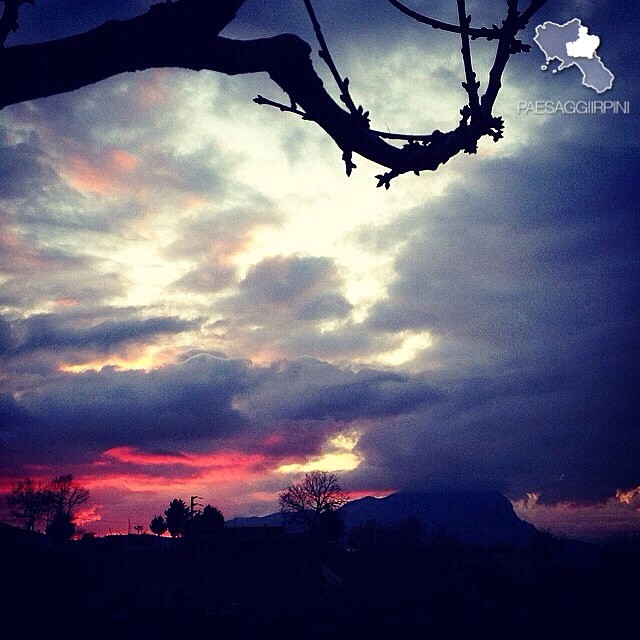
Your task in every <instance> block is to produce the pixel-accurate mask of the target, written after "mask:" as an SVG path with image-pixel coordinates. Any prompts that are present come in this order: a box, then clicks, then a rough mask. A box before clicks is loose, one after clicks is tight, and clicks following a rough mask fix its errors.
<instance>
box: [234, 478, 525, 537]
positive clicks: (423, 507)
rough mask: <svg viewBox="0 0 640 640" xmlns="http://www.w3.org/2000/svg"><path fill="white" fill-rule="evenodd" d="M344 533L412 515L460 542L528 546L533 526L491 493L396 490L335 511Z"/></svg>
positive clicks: (250, 521) (265, 522)
mask: <svg viewBox="0 0 640 640" xmlns="http://www.w3.org/2000/svg"><path fill="white" fill-rule="evenodd" d="M339 513H340V515H341V516H342V519H343V522H344V525H345V531H346V533H348V532H349V531H351V530H352V529H353V528H355V527H357V526H359V525H362V524H365V523H367V522H369V521H371V520H375V521H376V522H377V523H378V524H379V525H381V526H383V527H388V528H392V527H396V526H398V525H400V524H401V523H402V522H403V521H406V520H408V519H409V518H413V519H416V520H419V521H420V524H421V525H422V529H423V531H424V533H425V534H434V533H436V532H438V533H443V534H446V535H451V536H453V537H455V538H457V539H458V540H460V541H461V542H467V543H476V544H499V543H503V542H515V543H517V544H528V543H529V542H530V541H531V540H532V538H533V536H534V535H535V534H536V531H537V530H536V528H535V527H534V526H533V525H532V524H529V523H528V522H525V521H524V520H521V519H520V518H519V517H518V516H517V515H516V513H515V511H514V510H513V507H512V505H511V503H510V502H509V500H507V498H505V497H504V496H503V495H501V494H500V493H498V492H495V491H424V492H399V493H393V494H391V495H390V496H387V497H386V498H374V497H371V496H368V497H366V498H360V499H359V500H353V501H351V502H349V503H347V504H346V505H345V506H344V507H342V508H340V509H339ZM283 524H284V521H283V517H282V515H281V514H280V513H272V514H270V515H268V516H263V517H248V518H234V519H233V520H229V521H227V523H226V525H225V526H227V527H234V526H237V527H262V526H266V527H273V526H282V525H283Z"/></svg>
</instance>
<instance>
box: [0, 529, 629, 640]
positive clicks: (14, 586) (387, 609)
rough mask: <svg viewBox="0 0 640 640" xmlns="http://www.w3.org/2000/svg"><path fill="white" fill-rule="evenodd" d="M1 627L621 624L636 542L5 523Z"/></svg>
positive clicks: (207, 629) (224, 633) (341, 634)
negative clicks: (95, 531)
mask: <svg viewBox="0 0 640 640" xmlns="http://www.w3.org/2000/svg"><path fill="white" fill-rule="evenodd" d="M0 542H1V544H0V561H1V563H2V564H1V566H2V575H3V582H4V586H5V592H7V595H6V596H5V597H4V602H3V610H4V611H3V613H4V615H3V616H2V620H3V622H2V624H3V625H4V631H8V630H11V629H18V630H19V631H17V632H15V631H12V632H11V635H5V634H4V633H3V634H2V635H3V636H4V637H16V638H18V637H20V638H39V637H52V636H53V637H58V636H61V637H73V638H76V637H77V638H81V637H87V638H124V639H129V638H131V639H132V640H133V639H135V640H146V639H149V640H151V639H154V640H155V639H157V638H167V639H169V640H171V639H173V638H176V639H177V638H180V639H181V638H196V639H205V638H206V639H208V638H230V639H234V638H267V639H270V638H297V639H304V638H314V639H315V638H327V639H329V638H353V639H360V638H390V639H395V638H425V639H431V640H457V639H463V638H464V639H465V640H466V639H469V640H484V639H487V640H502V639H505V640H506V639H509V640H530V639H531V640H533V639H534V638H535V639H544V640H555V639H556V638H557V639H561V638H563V639H564V638H582V639H587V640H588V639H591V638H616V639H622V638H627V637H634V636H631V635H629V633H630V628H631V626H632V625H633V617H634V613H635V606H636V603H637V601H638V595H639V589H638V586H637V584H638V577H639V576H640V553H639V545H638V541H637V540H629V539H626V540H619V541H617V542H616V543H612V544H609V545H606V546H601V547H596V546H590V545H583V544H579V543H573V542H569V541H557V540H554V539H552V538H550V537H549V536H545V535H541V536H539V537H538V538H536V540H535V541H534V542H533V543H532V544H531V545H529V546H528V547H527V548H520V549H518V548H515V547H510V546H509V545H502V546H495V547H473V546H469V545H461V544H458V543H456V542H455V541H453V540H451V539H447V538H444V537H437V536H436V537H431V538H428V539H420V540H418V539H412V538H411V537H408V538H405V539H395V540H392V541H389V540H386V541H385V540H383V541H380V540H377V541H369V543H367V542H366V541H365V542H364V543H363V544H361V545H360V546H359V547H357V548H356V547H345V546H330V547H325V548H323V549H319V548H318V547H317V546H311V545H309V543H308V542H306V541H305V540H302V539H296V538H292V537H288V536H285V535H284V533H283V532H281V531H278V530H273V531H267V530H263V531H261V530H257V531H255V530H254V531H252V532H251V531H241V530H238V531H234V530H231V531H226V530H225V531H222V532H219V535H216V536H213V537H211V538H209V539H206V540H195V541H186V540H169V539H158V538H155V537H153V536H150V535H137V536H111V537H109V538H101V539H97V540H91V541H82V542H73V543H67V544H64V545H62V546H54V545H50V544H48V543H47V542H46V539H44V537H43V536H38V535H36V534H34V535H32V536H29V535H24V532H18V531H16V530H9V529H4V530H3V531H2V536H1V537H0Z"/></svg>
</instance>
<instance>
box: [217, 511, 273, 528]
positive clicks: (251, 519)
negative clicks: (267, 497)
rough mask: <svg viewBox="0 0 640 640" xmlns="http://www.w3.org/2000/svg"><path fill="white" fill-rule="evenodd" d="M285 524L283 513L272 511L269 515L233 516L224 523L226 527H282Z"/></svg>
mask: <svg viewBox="0 0 640 640" xmlns="http://www.w3.org/2000/svg"><path fill="white" fill-rule="evenodd" d="M283 525H284V517H283V515H282V514H281V513H280V512H278V513H271V514H269V515H268V516H246V517H239V518H233V519H232V520H227V521H226V522H225V523H224V526H225V527H281V526H283Z"/></svg>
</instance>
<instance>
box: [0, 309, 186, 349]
mask: <svg viewBox="0 0 640 640" xmlns="http://www.w3.org/2000/svg"><path fill="white" fill-rule="evenodd" d="M195 327H197V323H195V322H193V321H187V320H182V319H180V318H171V317H160V318H146V319H144V320H135V319H128V320H124V321H122V320H121V321H115V320H107V321H104V322H101V323H99V324H97V325H93V326H88V327H84V328H78V327H76V326H69V324H68V323H66V322H65V320H64V318H62V317H60V316H55V315H52V314H41V315H36V316H31V317H29V318H26V319H24V320H23V321H21V322H19V323H16V327H15V333H16V334H19V335H20V338H18V340H17V341H16V344H15V345H14V346H13V347H12V348H11V349H10V350H9V351H10V355H13V356H19V355H23V354H25V353H29V352H32V351H43V350H61V349H82V350H91V351H92V352H93V353H96V352H97V353H108V352H110V351H111V350H112V349H114V348H116V347H118V346H120V345H122V344H123V343H128V342H142V341H145V340H148V339H149V338H150V337H153V336H155V335H158V334H175V333H180V332H183V331H187V330H190V329H194V328H195Z"/></svg>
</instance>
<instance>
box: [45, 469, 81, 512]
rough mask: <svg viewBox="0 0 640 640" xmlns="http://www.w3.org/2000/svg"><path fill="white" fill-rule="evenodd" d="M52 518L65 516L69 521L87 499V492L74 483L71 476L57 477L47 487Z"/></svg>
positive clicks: (77, 483)
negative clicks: (49, 494)
mask: <svg viewBox="0 0 640 640" xmlns="http://www.w3.org/2000/svg"><path fill="white" fill-rule="evenodd" d="M49 491H50V492H51V505H52V511H53V517H54V518H55V517H56V516H59V515H65V516H66V517H67V518H69V519H70V520H73V518H74V511H75V509H76V508H77V507H79V506H80V505H81V504H84V503H85V502H86V501H87V500H88V499H89V491H88V490H87V489H85V487H84V486H83V485H81V484H80V483H79V482H76V481H75V480H74V479H73V476H72V475H71V474H67V475H63V476H58V477H57V478H54V479H53V480H52V481H51V484H50V485H49Z"/></svg>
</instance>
